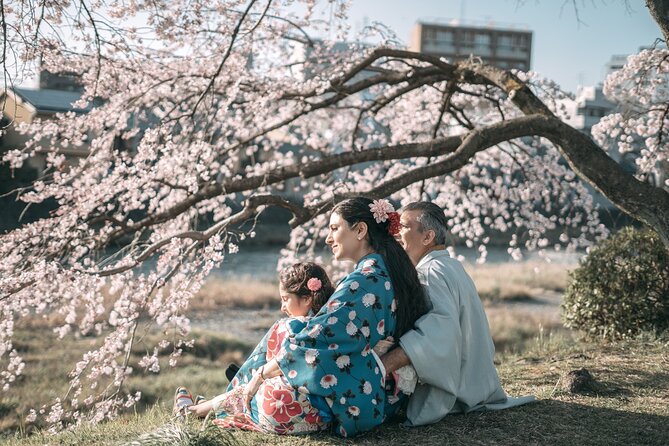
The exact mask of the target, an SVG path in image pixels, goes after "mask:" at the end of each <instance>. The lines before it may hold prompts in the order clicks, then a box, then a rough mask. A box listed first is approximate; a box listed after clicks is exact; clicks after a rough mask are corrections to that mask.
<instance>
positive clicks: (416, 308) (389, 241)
mask: <svg viewBox="0 0 669 446" xmlns="http://www.w3.org/2000/svg"><path fill="white" fill-rule="evenodd" d="M370 204H372V200H370V199H369V198H365V197H355V198H351V199H348V200H344V201H342V202H340V203H338V204H337V205H336V206H335V207H334V209H333V210H332V212H336V213H337V214H339V215H340V216H341V218H343V219H344V220H346V222H347V223H348V224H349V226H351V227H352V226H354V225H355V224H356V223H360V222H364V223H366V224H367V235H368V238H369V244H370V246H371V247H372V249H373V250H374V251H375V252H376V253H378V254H380V255H381V257H383V261H384V262H385V264H386V268H388V273H389V274H390V281H391V282H392V284H393V288H394V289H395V299H396V300H397V325H396V326H395V333H394V335H395V339H399V337H400V336H402V335H403V334H404V333H406V332H407V331H409V330H411V329H412V328H413V326H414V323H415V322H416V319H418V318H419V317H421V316H422V315H423V314H425V313H427V310H428V307H427V300H426V296H425V291H424V290H423V287H422V285H421V284H420V281H419V280H418V273H417V272H416V268H415V267H414V266H413V263H411V260H410V259H409V256H408V255H407V253H406V252H405V251H404V249H403V248H402V246H400V244H399V243H398V242H397V240H395V238H394V237H393V236H392V235H390V233H389V232H388V228H389V226H390V220H386V221H385V222H382V223H377V222H376V220H374V216H373V215H372V211H371V210H370V208H369V205H370Z"/></svg>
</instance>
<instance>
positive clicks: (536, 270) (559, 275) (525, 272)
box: [465, 261, 576, 301]
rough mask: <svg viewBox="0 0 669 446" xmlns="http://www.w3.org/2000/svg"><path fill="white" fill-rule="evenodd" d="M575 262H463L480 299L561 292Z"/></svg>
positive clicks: (518, 298) (513, 298) (525, 297)
mask: <svg viewBox="0 0 669 446" xmlns="http://www.w3.org/2000/svg"><path fill="white" fill-rule="evenodd" d="M575 267H576V265H569V264H558V263H545V262H541V261H527V262H519V263H514V262H507V263H486V264H483V265H472V264H465V269H466V270H467V272H468V273H469V275H470V276H471V277H472V279H473V280H474V283H475V284H476V289H477V290H478V292H479V295H480V296H481V299H483V300H491V301H499V300H501V301H505V300H528V299H531V298H532V297H533V296H536V295H537V294H541V293H542V292H544V291H545V290H551V291H564V290H565V289H566V287H567V280H568V277H569V276H568V271H569V270H571V269H574V268H575Z"/></svg>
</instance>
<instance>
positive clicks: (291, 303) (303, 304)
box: [279, 284, 311, 317]
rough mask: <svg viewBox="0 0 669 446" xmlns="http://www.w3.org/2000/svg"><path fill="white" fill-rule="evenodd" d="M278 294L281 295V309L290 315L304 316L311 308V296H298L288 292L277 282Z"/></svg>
mask: <svg viewBox="0 0 669 446" xmlns="http://www.w3.org/2000/svg"><path fill="white" fill-rule="evenodd" d="M279 295H280V296H281V311H282V312H283V313H285V314H286V315H288V316H290V317H300V316H302V317H304V316H306V315H307V314H309V310H311V296H309V297H300V296H298V295H297V294H294V293H289V292H288V291H286V290H285V289H284V287H283V285H281V284H279Z"/></svg>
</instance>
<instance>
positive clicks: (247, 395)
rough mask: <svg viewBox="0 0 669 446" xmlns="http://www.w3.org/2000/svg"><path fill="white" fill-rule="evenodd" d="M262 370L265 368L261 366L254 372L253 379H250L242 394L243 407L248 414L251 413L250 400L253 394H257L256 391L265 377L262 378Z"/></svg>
mask: <svg viewBox="0 0 669 446" xmlns="http://www.w3.org/2000/svg"><path fill="white" fill-rule="evenodd" d="M264 368H265V366H264V365H263V366H261V367H260V368H259V369H258V370H256V372H255V373H254V374H253V377H252V378H251V381H249V382H248V384H246V386H245V387H244V392H243V393H242V395H243V396H244V405H245V406H246V409H247V410H248V411H249V412H251V400H252V399H253V397H254V396H255V394H256V393H258V389H260V386H261V385H262V383H263V382H264V381H265V377H264V376H263V371H264Z"/></svg>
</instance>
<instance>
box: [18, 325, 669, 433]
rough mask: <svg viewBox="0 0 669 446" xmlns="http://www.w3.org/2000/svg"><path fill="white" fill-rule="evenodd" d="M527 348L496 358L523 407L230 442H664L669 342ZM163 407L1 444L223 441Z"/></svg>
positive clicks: (668, 421)
mask: <svg viewBox="0 0 669 446" xmlns="http://www.w3.org/2000/svg"><path fill="white" fill-rule="evenodd" d="M529 347H530V348H528V349H527V350H526V351H525V352H524V353H523V354H522V355H518V354H507V355H500V356H499V357H498V359H499V365H498V370H499V373H500V376H501V377H502V381H503V384H504V387H505V389H506V390H507V391H508V392H510V393H511V394H515V395H527V394H533V395H536V396H537V398H538V399H539V401H538V402H537V403H534V404H532V405H528V406H524V407H520V408H515V409H511V410H507V411H501V412H487V413H472V414H468V415H453V416H448V417H447V418H446V419H444V420H443V421H441V422H439V423H437V424H435V425H432V426H427V427H421V428H413V429H406V428H404V427H403V426H401V425H400V424H398V423H390V424H388V425H384V426H382V427H380V428H377V429H375V430H373V431H372V432H369V433H366V434H364V435H362V436H360V437H358V438H356V439H354V440H343V439H340V438H336V437H334V436H331V435H329V434H318V435H311V436H305V437H278V436H272V435H263V434H256V433H246V432H235V433H234V434H233V438H232V440H233V443H235V444H243V445H263V444H277V445H286V446H298V445H306V446H320V445H341V444H360V445H372V444H374V445H377V444H392V445H416V444H420V445H442V444H446V443H448V444H462V445H480V444H504V445H535V444H536V445H543V444H551V445H568V446H572V445H581V444H588V445H615V444H620V445H664V444H669V406H668V403H669V356H668V353H667V352H668V351H669V350H668V349H669V339H666V338H665V339H655V340H632V341H625V342H621V343H616V344H606V343H597V342H583V341H573V340H570V339H565V338H559V339H558V338H556V337H552V338H547V337H540V338H537V339H535V341H534V343H533V344H532V345H531V346H529ZM582 367H585V368H587V369H588V370H589V371H590V372H591V374H592V375H593V377H594V378H595V380H596V384H595V386H594V390H591V391H588V392H586V393H580V394H572V393H568V392H567V391H565V390H563V381H564V380H565V376H566V374H567V373H568V372H569V371H571V370H574V369H580V368H582ZM164 406H165V404H162V405H161V404H158V405H156V406H154V407H153V409H151V410H149V411H148V412H146V413H144V414H141V415H131V416H127V417H125V418H123V419H121V420H118V421H115V422H113V423H105V424H102V425H99V426H94V427H84V428H80V429H77V430H76V431H72V432H65V433H62V434H59V435H57V436H46V435H42V434H36V435H33V436H31V437H29V438H27V439H21V440H17V439H7V444H8V445H18V444H25V445H41V444H63V445H83V444H101V445H103V444H104V445H106V444H119V443H122V442H131V441H135V442H137V443H135V444H160V443H157V442H156V439H155V438H153V439H147V438H144V439H143V440H144V441H142V442H141V443H140V440H142V438H141V435H142V434H146V433H147V432H149V433H153V434H154V435H155V437H158V438H159V439H162V440H165V442H164V443H163V444H202V445H204V444H219V445H223V444H227V443H228V442H229V440H230V438H229V437H226V436H225V435H220V434H218V433H216V432H214V431H212V430H209V429H208V430H207V431H206V432H205V433H204V434H197V430H198V428H199V427H200V426H201V425H200V424H199V423H197V424H195V423H193V424H190V425H183V424H181V425H171V424H170V423H171V421H170V418H169V414H168V410H167V409H166V408H165V407H164ZM149 440H151V441H149ZM188 441H190V443H189V442H188Z"/></svg>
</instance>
